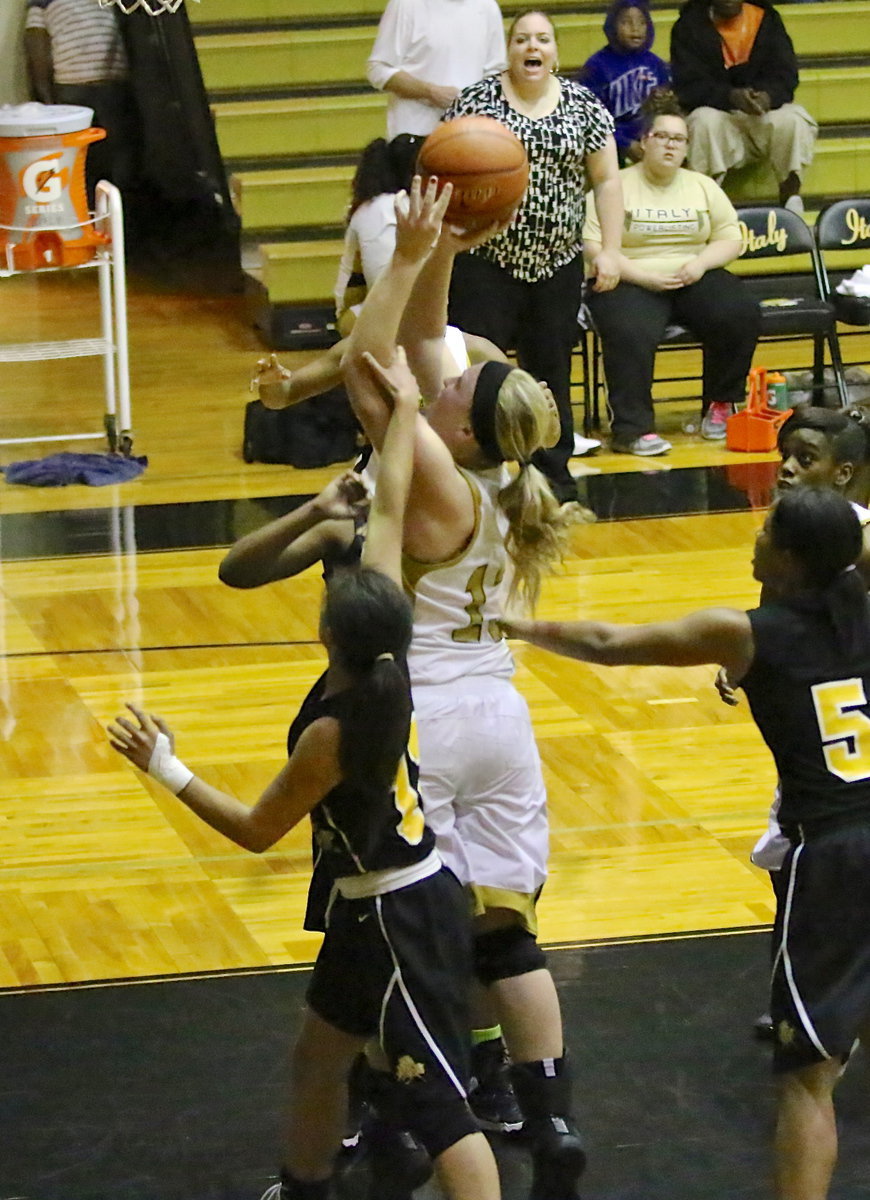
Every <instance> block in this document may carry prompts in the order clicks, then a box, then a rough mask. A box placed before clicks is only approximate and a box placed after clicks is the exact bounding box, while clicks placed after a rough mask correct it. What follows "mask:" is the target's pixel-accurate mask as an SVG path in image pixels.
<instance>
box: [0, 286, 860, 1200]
mask: <svg viewBox="0 0 870 1200" xmlns="http://www.w3.org/2000/svg"><path fill="white" fill-rule="evenodd" d="M90 286H92V281H90ZM4 288H5V289H6V294H7V297H8V301H9V302H8V304H7V306H6V308H5V309H4V310H3V313H2V316H0V336H2V338H3V339H4V340H7V341H15V342H18V341H24V340H28V339H30V338H32V337H44V336H57V335H56V334H55V333H54V331H55V330H57V329H59V328H60V327H61V326H62V327H63V330H64V333H63V336H70V337H75V336H86V335H87V333H86V331H87V329H88V327H89V325H92V324H93V321H94V319H95V317H94V312H93V308H94V298H93V295H92V292H91V290H90V287H89V281H87V280H85V279H82V278H79V277H73V278H70V277H69V276H68V275H67V276H66V277H60V276H55V277H45V278H42V279H39V280H34V279H26V278H21V279H15V280H6V281H4ZM130 329H131V359H132V370H133V398H134V399H133V403H134V430H135V442H134V451H135V452H136V453H138V454H146V455H147V456H148V458H149V465H148V467H147V469H146V471H145V473H144V474H143V475H142V476H141V478H140V479H139V480H137V481H134V482H132V483H128V484H124V485H120V486H117V487H109V488H101V489H88V488H84V487H73V488H66V489H63V490H57V489H54V490H48V489H27V488H22V487H12V486H10V485H8V484H0V572H2V573H0V604H2V611H0V631H2V632H0V637H2V642H0V650H2V658H0V721H2V729H3V743H2V748H0V763H2V768H3V770H2V778H0V987H2V989H3V990H2V992H0V1028H2V1029H3V1031H4V1036H3V1048H2V1050H0V1080H2V1081H3V1082H2V1084H0V1129H2V1130H3V1137H2V1139H0V1197H2V1198H7V1197H12V1196H21V1197H27V1198H28V1200H101V1198H102V1197H107V1198H108V1197H124V1198H125V1200H176V1198H179V1200H180V1198H181V1197H187V1198H189V1200H212V1198H217V1197H220V1198H221V1200H243V1198H245V1197H249V1196H254V1197H256V1196H258V1195H259V1190H261V1189H262V1186H263V1184H264V1182H265V1181H266V1180H267V1178H268V1176H269V1173H270V1171H272V1170H273V1169H274V1165H275V1162H276V1161H277V1150H276V1137H277V1128H278V1112H279V1109H280V1094H281V1091H282V1086H283V1081H284V1078H285V1047H286V1045H287V1043H288V1042H289V1040H290V1038H291V1036H292V1033H293V1028H294V1023H295V1021H296V1019H297V1015H298V1009H299V1005H300V1003H301V998H302V994H303V991H304V985H305V978H306V970H307V964H309V963H310V962H311V961H312V959H313V957H314V955H315V954H316V949H317V940H316V938H315V937H314V936H313V935H309V934H305V933H303V932H302V931H301V906H302V901H303V897H304V893H305V889H306V886H307V863H308V846H307V834H306V832H305V831H304V830H299V831H297V832H294V833H291V834H290V835H288V837H287V838H285V839H284V840H283V841H282V842H281V843H279V845H278V846H276V847H275V848H274V850H273V851H272V852H270V853H268V854H266V855H264V856H261V857H253V856H249V855H245V854H244V852H242V851H240V850H238V849H237V848H236V847H234V846H232V845H230V844H229V843H226V842H224V841H223V840H222V839H221V838H220V837H219V836H218V835H216V834H213V833H212V832H211V831H210V830H208V829H206V828H205V827H203V826H201V825H200V824H199V823H198V822H197V821H196V819H195V818H193V817H192V816H190V815H189V814H187V812H186V810H184V809H183V807H182V806H181V805H179V804H178V803H177V802H176V801H175V800H174V799H173V798H172V797H171V796H168V795H166V794H164V793H163V792H162V791H161V790H160V789H158V788H157V787H156V786H155V785H153V784H152V783H151V782H150V781H148V780H147V779H144V778H142V777H141V776H139V775H137V774H136V773H135V772H134V771H133V770H132V769H129V768H127V766H126V765H125V764H124V763H123V762H121V761H120V760H119V759H118V758H117V756H115V755H114V753H113V752H112V751H111V750H110V748H109V747H108V746H107V744H106V741H105V737H104V734H103V727H104V725H105V723H106V721H107V720H109V719H110V718H111V717H112V716H113V715H114V714H115V713H116V712H117V711H119V709H120V707H121V706H122V704H123V702H124V701H125V700H127V699H132V700H134V701H137V702H140V703H142V704H144V705H145V706H146V707H148V708H151V709H153V710H155V711H158V712H160V713H161V714H162V715H164V716H165V717H166V718H167V719H168V720H169V721H170V723H171V724H172V725H173V726H174V727H175V729H176V731H177V735H178V745H179V752H180V754H181V755H182V756H183V757H184V759H185V760H186V761H188V762H189V763H190V765H191V766H192V767H194V768H195V769H196V770H197V772H198V773H200V774H201V775H202V776H203V777H204V778H207V779H209V780H210V781H212V782H214V783H216V784H218V785H219V786H222V787H224V788H226V789H227V790H230V791H233V792H236V793H237V794H239V795H240V796H242V797H243V798H248V799H254V798H255V797H256V796H257V795H258V794H259V791H260V789H261V788H262V786H263V784H264V783H265V782H266V781H267V780H268V779H269V778H270V777H271V775H272V774H273V773H274V772H275V770H276V769H277V768H278V766H279V764H280V761H281V755H282V748H283V742H284V737H285V733H286V727H287V723H288V719H289V718H290V717H291V716H292V715H293V713H294V711H295V709H296V707H297V705H298V703H299V701H300V700H301V698H302V696H303V695H304V693H305V690H306V689H307V687H308V685H309V683H310V682H311V680H312V679H313V678H314V677H315V676H316V675H317V673H318V672H319V670H320V668H321V666H322V664H323V653H322V650H321V648H320V646H319V644H318V642H317V640H316V626H317V612H318V603H319V595H320V586H321V585H320V581H319V576H318V574H317V573H316V572H309V573H307V574H306V575H304V576H302V577H300V578H298V579H296V580H292V581H287V582H285V583H282V584H279V585H274V586H272V587H269V588H266V589H262V590H260V591H256V592H250V593H248V592H245V593H240V592H231V591H229V590H228V589H226V588H224V587H223V586H222V585H221V584H220V583H219V582H218V580H217V574H216V570H217V565H218V563H219V561H220V558H221V556H222V554H223V552H224V550H225V548H226V546H227V545H228V544H229V543H231V542H232V541H233V540H234V539H235V538H236V537H238V536H239V535H240V534H241V533H243V532H245V531H246V530H247V529H249V528H252V527H254V526H255V525H257V524H259V523H262V522H263V521H264V520H266V519H268V518H269V517H270V516H271V515H275V514H276V513H277V512H280V511H284V510H286V508H287V507H288V506H291V505H293V504H295V503H298V502H299V499H300V498H301V497H304V496H306V495H309V494H311V493H312V492H313V491H315V490H317V489H318V488H319V487H320V486H322V484H323V483H324V482H325V481H326V479H327V478H328V477H329V475H330V473H331V472H330V471H329V470H324V471H314V472H296V471H293V470H291V469H289V468H285V467H274V466H272V467H267V466H258V465H250V466H248V465H245V464H244V463H243V462H242V460H241V456H240V453H239V445H240V441H241V424H242V411H243V407H244V403H245V400H246V399H247V396H248V393H247V380H248V378H249V375H250V372H251V368H252V365H253V363H254V361H255V358H256V356H257V354H258V353H259V352H260V347H259V344H258V342H257V340H256V337H255V335H254V333H253V330H252V329H251V326H250V322H249V320H248V318H247V315H246V313H245V311H244V309H243V306H242V305H241V302H240V301H238V300H237V299H235V298H231V299H221V298H202V297H192V296H185V295H179V294H176V293H170V292H161V291H158V290H156V289H155V288H153V287H146V286H143V285H137V286H133V287H131V294H130ZM46 331H50V333H49V332H46ZM770 353H771V351H770V350H769V349H767V350H766V351H765V355H766V356H767V357H766V361H767V362H768V365H771V366H773V365H775V360H771V359H770V358H769V355H770ZM764 360H765V359H762V360H760V361H764ZM291 365H292V358H291ZM3 381H4V382H3V385H2V392H0V427H2V428H0V436H2V437H16V436H18V437H30V436H34V435H36V434H40V433H54V432H66V431H68V430H70V429H77V428H81V427H83V426H84V427H85V428H87V427H89V425H90V426H93V427H98V426H99V422H100V410H101V405H102V401H101V391H100V383H99V373H98V371H97V369H96V368H95V366H94V363H92V362H85V361H74V362H72V363H58V362H39V363H25V364H16V365H11V366H10V365H6V364H4V367H3ZM688 390H689V391H690V390H691V385H689V388H688ZM694 407H695V402H694V401H692V400H691V399H688V398H686V399H684V400H682V401H678V402H676V403H673V404H666V405H662V406H661V410H660V411H661V420H660V427H661V429H662V431H663V432H664V433H665V434H666V436H669V437H670V436H671V435H673V440H674V442H675V448H674V451H673V453H672V454H671V455H670V456H669V457H668V458H667V459H661V460H656V461H655V462H648V463H640V462H638V461H637V460H633V459H626V458H617V457H615V456H611V455H609V454H608V453H606V451H605V452H602V454H600V455H599V456H598V457H597V458H595V459H591V460H577V461H576V463H575V468H576V470H577V472H578V474H580V475H582V477H583V489H584V496H585V499H586V502H587V503H588V504H589V506H590V507H591V508H592V509H593V510H594V511H595V512H596V514H597V516H598V521H597V522H596V523H595V524H593V525H587V526H583V527H580V528H579V529H578V530H577V533H576V535H575V538H574V543H573V547H572V553H571V555H570V557H569V558H568V560H567V561H566V563H565V564H564V566H563V568H562V569H560V571H559V572H557V574H556V575H555V576H554V577H553V578H552V579H551V580H549V581H548V583H547V586H546V589H545V593H544V596H543V599H542V602H541V606H540V610H539V611H540V612H541V613H542V614H545V615H560V616H562V615H564V616H568V615H575V614H578V613H583V614H587V615H591V616H607V617H610V618H612V619H615V620H646V619H652V618H655V617H658V616H662V615H665V614H677V613H680V612H683V611H687V610H688V609H690V608H694V607H697V606H701V605H704V604H707V603H711V602H716V603H727V604H734V605H738V606H748V605H750V604H751V603H752V602H753V599H754V596H755V585H754V584H753V582H752V580H751V575H750V569H749V557H750V548H751V543H752V538H753V536H754V531H755V530H756V528H757V527H758V525H759V524H760V521H761V513H762V508H763V505H764V504H765V502H766V496H767V490H768V488H769V483H770V478H771V467H770V466H769V465H768V464H767V463H765V462H764V461H761V460H763V459H764V458H765V457H766V458H767V459H770V456H769V455H768V456H745V455H734V454H729V453H728V452H727V451H725V450H724V449H722V448H721V447H718V446H709V445H706V444H704V443H702V442H700V441H699V440H697V438H696V437H694V436H693V435H691V434H685V433H683V432H682V426H683V424H685V423H686V414H687V413H688V412H690V411H693V409H694ZM48 448H51V449H54V448H58V447H54V446H52V447H48ZM93 448H99V447H98V443H94V446H93ZM46 449H47V447H45V446H43V447H34V446H8V445H7V446H3V447H0V455H2V461H3V462H4V463H6V462H10V461H13V460H15V459H20V458H22V457H27V456H30V455H32V454H34V453H44V452H46ZM517 663H518V673H517V680H518V684H519V686H520V688H521V689H522V691H523V693H524V694H525V696H526V697H527V699H528V701H529V704H530V707H531V710H532V715H533V720H534V723H535V728H536V732H537V736H538V739H539V744H540V748H541V754H542V758H543V761H544V768H545V772H546V777H547V783H548V788H549V795H550V805H551V822H552V874H551V879H550V881H549V882H548V885H547V888H546V890H545V893H544V896H543V899H542V902H541V929H542V937H543V940H544V941H545V942H546V943H547V945H548V946H549V947H550V948H551V962H552V966H553V970H554V972H555V973H556V975H557V978H558V980H559V984H560V988H561V991H562V997H563V1004H564V1008H565V1014H566V1027H567V1036H568V1040H569V1043H570V1045H571V1047H572V1050H573V1052H574V1054H575V1056H576V1059H577V1068H578V1069H577V1073H578V1094H579V1096H580V1109H581V1119H582V1123H583V1125H584V1128H585V1129H586V1130H587V1132H588V1136H589V1141H590V1152H591V1165H590V1169H589V1174H588V1181H587V1185H586V1187H585V1190H584V1196H586V1197H588V1198H589V1200H604V1198H605V1197H606V1198H608V1200H611V1198H612V1200H615V1198H617V1197H619V1198H620V1200H622V1198H625V1200H627V1198H629V1197H630V1198H631V1200H653V1198H655V1200H658V1198H659V1197H661V1198H662V1200H664V1198H665V1197H668V1198H676V1197H686V1198H690V1200H694V1198H695V1197H697V1198H698V1200H701V1198H702V1197H704V1198H706V1197H710V1198H713V1200H720V1198H721V1200H725V1198H726V1197H737V1196H739V1197H756V1196H757V1197H762V1196H765V1195H768V1194H769V1188H768V1185H767V1180H766V1172H767V1165H766V1164H767V1159H766V1151H765V1143H766V1138H767V1135H768V1132H769V1125H770V1115H771V1097H770V1087H769V1081H768V1072H767V1063H766V1056H767V1051H766V1049H765V1048H764V1047H763V1046H761V1045H759V1044H756V1043H755V1042H754V1041H753V1040H752V1039H751V1036H750V1025H751V1021H752V1019H753V1017H754V1016H755V1015H756V1013H757V1012H758V1011H759V1010H760V1008H761V1007H762V1006H763V1003H764V990H765V973H766V958H767V947H766V941H767V938H766V929H767V926H768V924H769V922H770V919H771V916H772V902H771V894H770V889H769V885H768V883H767V880H766V878H765V877H764V875H763V874H761V873H760V872H758V871H756V870H755V869H754V868H752V867H751V866H750V865H749V863H748V860H747V853H748V850H749V848H750V846H751V844H752V842H753V841H754V839H755V837H756V835H757V832H758V830H759V828H760V826H761V825H762V824H763V820H764V814H765V811H766V807H767V803H768V798H769V796H770V794H771V790H772V783H773V771H772V767H771V764H770V763H769V761H768V759H767V757H766V755H765V752H764V750H763V747H762V745H761V742H760V739H759V737H758V735H757V734H756V732H755V730H754V727H753V726H752V725H751V722H750V721H749V717H748V713H747V710H746V707H745V705H743V706H741V707H739V708H737V709H727V708H725V707H724V706H723V705H722V704H721V703H720V702H719V700H718V698H717V697H716V694H715V691H714V689H713V687H712V679H713V674H714V673H713V671H712V669H708V668H697V669H692V670H687V671H675V670H673V671H671V670H659V669H644V670H630V669H618V670H609V671H608V670H605V669H603V668H601V669H599V668H594V667H586V666H582V665H580V664H570V663H567V662H565V661H563V660H558V659H555V658H553V657H551V656H548V655H546V654H544V653H542V652H539V651H535V650H531V649H529V648H518V650H517ZM865 1106H866V1072H865V1068H864V1064H863V1061H862V1060H861V1059H860V1058H859V1060H858V1061H857V1062H856V1064H855V1067H854V1069H853V1071H852V1072H850V1075H849V1077H847V1080H846V1083H845V1084H844V1090H843V1103H842V1112H843V1119H844V1122H845V1123H846V1127H847V1129H846V1138H845V1141H846V1148H845V1152H844V1161H843V1165H842V1171H841V1173H840V1191H839V1192H836V1193H835V1194H836V1195H838V1196H840V1197H843V1198H844V1200H852V1198H853V1197H858V1196H865V1195H868V1194H870V1192H868V1184H867V1182H866V1180H867V1178H868V1177H870V1172H868V1171H867V1170H866V1167H867V1163H868V1153H867V1151H868V1149H870V1147H868V1146H867V1144H866V1143H865V1142H863V1141H861V1140H860V1136H861V1135H860V1133H859V1128H858V1126H859V1124H860V1119H861V1116H862V1113H863V1110H864V1108H865ZM499 1153H500V1159H501V1162H502V1165H503V1169H504V1171H503V1173H504V1186H505V1197H506V1200H520V1197H523V1196H524V1189H525V1187H526V1183H527V1172H528V1163H527V1156H526V1152H525V1150H524V1148H523V1147H522V1145H511V1144H508V1145H504V1146H501V1147H500V1149H499ZM362 1178H364V1171H359V1170H357V1171H356V1172H354V1171H351V1173H350V1174H349V1176H348V1178H347V1179H346V1181H345V1190H346V1192H347V1194H348V1195H352V1194H353V1193H354V1188H358V1187H359V1186H360V1179H362ZM432 1194H434V1193H432V1192H431V1190H430V1191H429V1192H427V1193H426V1195H427V1196H428V1195H432Z"/></svg>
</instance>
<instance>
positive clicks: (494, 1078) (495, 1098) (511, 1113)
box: [468, 1038, 523, 1133]
mask: <svg viewBox="0 0 870 1200" xmlns="http://www.w3.org/2000/svg"><path fill="white" fill-rule="evenodd" d="M468 1104H469V1107H470V1108H471V1111H472V1112H473V1113H474V1115H475V1117H476V1118H477V1123H478V1125H480V1127H481V1129H486V1130H489V1131H490V1132H491V1133H517V1132H519V1130H521V1129H522V1127H523V1114H522V1112H521V1111H520V1106H519V1104H518V1103H517V1097H516V1093H515V1092H514V1089H513V1084H512V1083H511V1080H510V1067H509V1064H508V1057H507V1051H506V1050H505V1045H504V1042H503V1041H502V1040H501V1038H493V1039H491V1040H490V1041H486V1042H478V1043H477V1045H476V1046H472V1047H471V1086H470V1087H469V1090H468Z"/></svg>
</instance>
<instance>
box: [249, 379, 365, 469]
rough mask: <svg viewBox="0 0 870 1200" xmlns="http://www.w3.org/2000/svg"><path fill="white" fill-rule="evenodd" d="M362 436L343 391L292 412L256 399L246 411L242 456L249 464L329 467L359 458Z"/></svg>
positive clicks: (304, 402)
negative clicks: (268, 405) (360, 436)
mask: <svg viewBox="0 0 870 1200" xmlns="http://www.w3.org/2000/svg"><path fill="white" fill-rule="evenodd" d="M359 434H360V427H359V424H358V423H357V420H356V417H354V415H353V411H352V410H351V407H350V401H349V400H348V398H347V392H346V391H345V390H344V388H343V387H337V388H332V390H331V391H328V392H324V393H323V395H321V396H314V397H313V398H312V399H311V400H302V401H300V403H299V404H294V405H292V406H291V407H290V408H279V409H274V408H266V406H265V405H264V404H263V403H262V402H261V401H260V400H251V401H249V403H248V405H247V406H246V408H245V433H244V442H243V444H242V456H243V458H244V460H245V462H249V463H250V462H262V463H287V464H289V465H290V466H291V467H328V466H331V465H332V463H337V462H347V460H348V459H351V458H354V457H355V455H356V454H357V453H358V449H359V442H360V438H359Z"/></svg>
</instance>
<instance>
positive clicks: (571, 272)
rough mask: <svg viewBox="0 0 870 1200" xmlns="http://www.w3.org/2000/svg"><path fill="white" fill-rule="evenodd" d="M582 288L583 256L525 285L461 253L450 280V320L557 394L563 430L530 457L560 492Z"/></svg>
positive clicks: (568, 445) (568, 444)
mask: <svg viewBox="0 0 870 1200" xmlns="http://www.w3.org/2000/svg"><path fill="white" fill-rule="evenodd" d="M582 286H583V260H582V256H581V255H578V256H577V258H575V259H573V260H572V261H571V262H569V263H567V264H566V265H565V266H564V267H561V268H560V269H559V270H558V271H557V272H556V273H555V275H551V276H550V277H549V278H548V279H541V280H540V281H539V282H537V283H526V282H524V280H522V279H517V278H515V276H513V275H511V273H510V272H509V271H505V270H504V269H503V268H502V267H498V266H496V265H495V264H494V263H491V262H488V261H487V260H486V259H484V258H481V257H480V256H479V255H477V254H461V255H460V256H459V258H457V260H456V264H455V266H454V268H453V278H452V280H451V283H450V323H451V324H452V325H458V326H459V328H460V329H463V330H464V331H465V332H466V333H476V334H478V335H479V336H480V337H487V338H489V340H490V341H491V342H495V344H496V345H497V346H498V347H499V348H500V349H502V350H504V351H505V352H507V351H508V350H515V351H516V355H517V362H518V364H519V365H520V366H521V367H522V368H523V370H525V371H528V372H529V374H530V375H533V376H534V377H535V379H539V380H544V381H546V382H547V383H548V384H549V385H550V388H551V390H552V392H553V395H554V396H555V398H556V404H557V405H558V408H559V421H560V423H561V434H560V436H559V441H558V442H557V443H556V445H555V446H554V447H553V448H552V449H551V450H539V451H538V452H537V454H535V456H534V458H533V460H532V461H533V462H534V464H535V466H536V467H539V468H540V470H542V471H543V472H544V474H545V475H546V476H547V478H548V479H549V480H550V482H551V483H552V484H553V485H554V487H555V488H556V489H557V490H558V489H559V488H560V487H561V488H566V489H570V488H571V487H572V486H573V484H572V479H571V474H570V472H569V470H568V459H569V458H570V457H571V455H572V453H573V451H574V418H573V414H572V412H571V354H572V351H573V349H574V347H575V346H576V344H577V336H578V334H577V312H578V309H579V308H580V298H581V289H582Z"/></svg>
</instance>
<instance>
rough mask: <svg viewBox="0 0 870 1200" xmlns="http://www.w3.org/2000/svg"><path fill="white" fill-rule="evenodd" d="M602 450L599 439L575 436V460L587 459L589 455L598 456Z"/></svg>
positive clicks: (580, 435)
mask: <svg viewBox="0 0 870 1200" xmlns="http://www.w3.org/2000/svg"><path fill="white" fill-rule="evenodd" d="M600 449H601V442H599V441H598V440H597V438H588V437H583V436H582V434H579V433H575V434H574V452H573V453H574V458H585V457H586V455H587V454H597V453H598V451H599V450H600Z"/></svg>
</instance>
